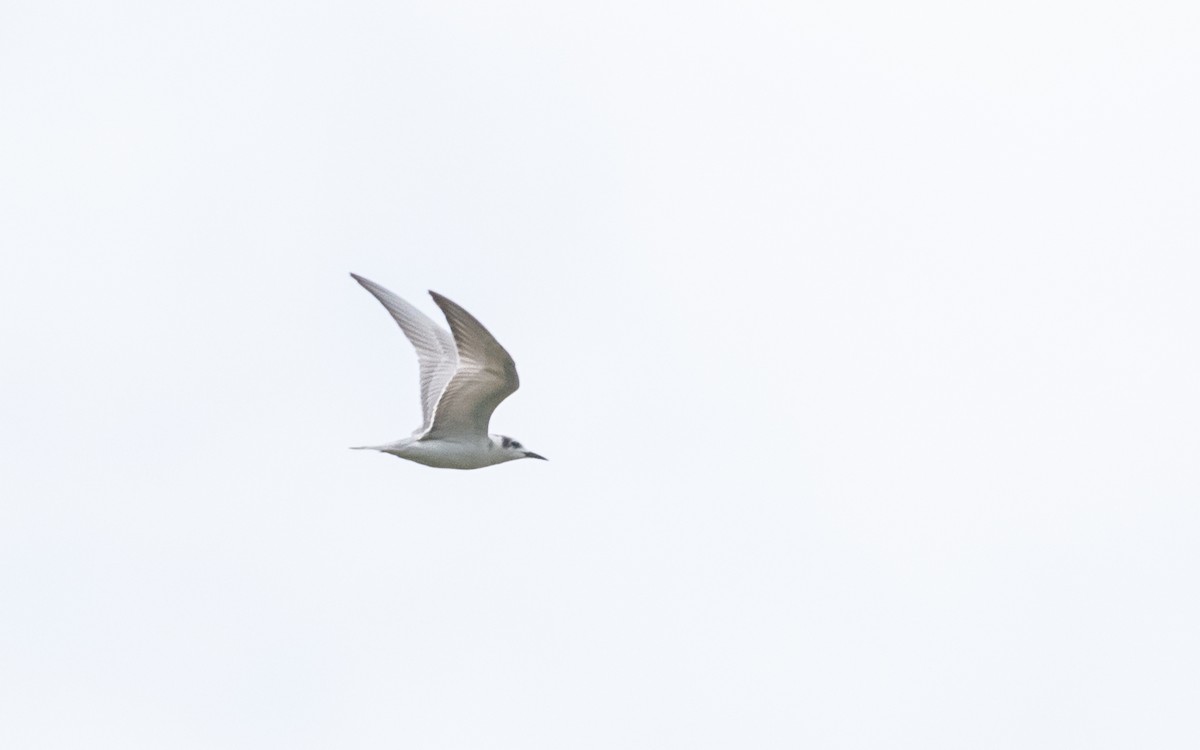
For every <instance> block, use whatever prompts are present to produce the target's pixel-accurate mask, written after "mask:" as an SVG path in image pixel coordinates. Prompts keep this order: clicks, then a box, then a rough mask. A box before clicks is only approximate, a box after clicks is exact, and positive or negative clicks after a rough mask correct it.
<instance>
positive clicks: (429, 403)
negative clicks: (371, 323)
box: [350, 273, 546, 469]
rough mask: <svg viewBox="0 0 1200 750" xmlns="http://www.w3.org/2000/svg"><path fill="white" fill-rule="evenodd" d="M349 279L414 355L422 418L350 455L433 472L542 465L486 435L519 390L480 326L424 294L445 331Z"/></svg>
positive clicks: (509, 442)
mask: <svg viewBox="0 0 1200 750" xmlns="http://www.w3.org/2000/svg"><path fill="white" fill-rule="evenodd" d="M350 275H351V276H352V277H353V278H354V280H355V281H357V282H358V283H359V284H362V285H363V287H364V288H365V289H366V290H367V291H368V292H370V293H371V294H372V295H374V296H375V299H377V300H379V301H380V303H382V304H383V306H384V307H385V308H387V311H388V312H389V313H391V315H392V318H393V319H395V321H396V322H397V323H398V324H399V325H400V330H402V331H404V335H405V336H407V337H408V340H409V341H410V342H411V343H412V345H413V348H414V349H416V350H417V362H418V364H419V365H420V373H421V414H422V415H423V417H424V422H422V423H421V426H420V427H419V428H417V429H416V430H415V431H414V432H413V434H412V437H407V438H401V439H400V440H397V441H396V442H394V443H388V444H387V445H364V446H361V447H358V448H355V450H376V451H382V452H384V453H390V454H392V455H393V456H399V457H400V458H406V459H408V460H409V461H416V462H417V463H419V464H424V465H426V466H434V467H437V468H439V469H481V468H483V467H484V466H493V465H495V464H502V463H504V462H505V461H515V460H517V459H518V458H540V459H542V460H543V461H545V460H546V458H545V457H544V456H539V455H538V454H536V453H534V452H533V451H530V450H526V449H525V447H524V446H522V445H521V444H520V443H518V442H517V441H516V440H513V439H512V438H510V437H508V436H506V435H490V434H488V422H489V421H490V420H491V418H492V412H493V411H495V410H496V407H497V406H499V405H500V402H501V401H503V400H504V399H506V398H508V397H509V396H510V395H512V393H513V391H515V390H517V387H518V386H519V385H520V383H519V381H518V380H517V366H516V364H515V363H513V359H512V357H511V356H509V354H508V352H506V351H505V350H504V347H502V346H500V342H498V341H496V338H495V337H494V336H492V334H491V333H489V332H488V329H486V328H484V327H483V324H482V323H480V322H479V321H478V320H476V319H475V317H474V316H473V315H471V313H469V312H467V311H466V310H464V309H463V308H461V307H459V306H458V305H457V304H455V303H454V302H452V301H450V300H449V299H447V298H445V297H443V296H442V295H440V294H438V293H437V292H432V291H431V292H430V293H429V294H430V296H432V297H433V301H434V302H435V303H437V306H438V307H440V308H441V310H442V314H443V315H445V316H446V322H448V323H449V324H450V331H447V330H446V329H445V328H442V327H441V326H439V325H438V324H437V323H434V322H433V321H432V320H430V319H429V317H428V316H426V315H425V314H424V313H422V312H421V311H420V310H418V309H417V308H415V307H413V306H412V305H410V304H409V303H407V302H405V301H404V300H402V299H400V298H399V297H397V296H396V295H395V294H392V293H391V292H389V291H388V290H387V289H384V288H383V287H381V286H380V285H378V284H376V283H375V282H373V281H371V280H370V279H364V278H363V277H362V276H359V275H357V274H353V273H352V274H350Z"/></svg>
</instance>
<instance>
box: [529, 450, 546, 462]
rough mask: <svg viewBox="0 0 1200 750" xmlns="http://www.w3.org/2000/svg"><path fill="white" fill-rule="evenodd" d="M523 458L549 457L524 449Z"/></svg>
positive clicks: (544, 459) (544, 458)
mask: <svg viewBox="0 0 1200 750" xmlns="http://www.w3.org/2000/svg"><path fill="white" fill-rule="evenodd" d="M525 458H540V459H542V460H543V461H549V460H550V459H548V458H546V457H545V456H539V455H538V454H536V453H534V452H533V451H525Z"/></svg>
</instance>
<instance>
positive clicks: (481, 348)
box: [425, 292, 520, 439]
mask: <svg viewBox="0 0 1200 750" xmlns="http://www.w3.org/2000/svg"><path fill="white" fill-rule="evenodd" d="M430 294H431V295H432V296H433V301H434V302H436V303H437V306H438V307H440V308H442V312H443V313H444V314H445V315H446V321H447V322H448V323H450V331H451V333H453V334H454V343H455V344H457V345H458V369H457V370H455V372H454V377H452V378H450V382H449V383H447V384H446V390H445V391H443V392H442V397H441V399H439V400H438V403H437V408H436V409H435V410H434V412H433V424H432V425H431V426H430V428H429V432H427V433H426V434H425V438H427V439H442V438H462V437H467V436H474V437H486V436H487V434H488V421H489V420H490V419H491V418H492V412H493V411H495V410H496V407H497V406H499V404H500V402H501V401H503V400H504V399H506V398H507V397H508V396H509V394H511V393H512V392H513V391H515V390H517V387H518V386H519V385H520V383H519V381H518V380H517V366H516V364H514V363H513V360H512V357H510V356H509V354H508V352H506V351H504V347H502V346H500V343H499V342H498V341H496V339H495V337H493V336H492V334H490V333H488V330H487V329H486V328H484V327H483V324H482V323H480V322H479V321H478V320H476V319H475V317H474V316H472V315H471V313H469V312H467V311H466V310H464V309H462V308H461V307H459V306H458V305H457V304H455V303H454V302H452V301H450V300H448V299H446V298H445V297H443V296H442V295H440V294H438V293H437V292H430Z"/></svg>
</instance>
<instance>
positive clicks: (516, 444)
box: [512, 440, 521, 450]
mask: <svg viewBox="0 0 1200 750" xmlns="http://www.w3.org/2000/svg"><path fill="white" fill-rule="evenodd" d="M512 447H514V448H516V449H518V450H520V448H521V444H520V443H518V442H517V441H516V440H514V441H513V444H512Z"/></svg>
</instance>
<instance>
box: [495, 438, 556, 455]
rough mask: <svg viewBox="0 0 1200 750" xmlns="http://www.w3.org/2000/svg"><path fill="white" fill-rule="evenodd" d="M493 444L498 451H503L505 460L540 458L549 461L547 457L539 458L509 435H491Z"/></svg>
mask: <svg viewBox="0 0 1200 750" xmlns="http://www.w3.org/2000/svg"><path fill="white" fill-rule="evenodd" d="M490 437H491V438H492V442H493V443H494V444H495V446H496V450H499V451H502V452H503V453H504V455H505V460H508V461H515V460H517V459H518V458H540V459H542V460H543V461H546V460H548V459H547V458H546V457H545V456H539V455H538V454H536V453H534V452H533V451H531V450H528V449H527V448H526V447H525V446H523V445H521V444H520V443H519V442H517V441H516V440H513V439H512V438H510V437H509V436H507V435H491V436H490Z"/></svg>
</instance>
